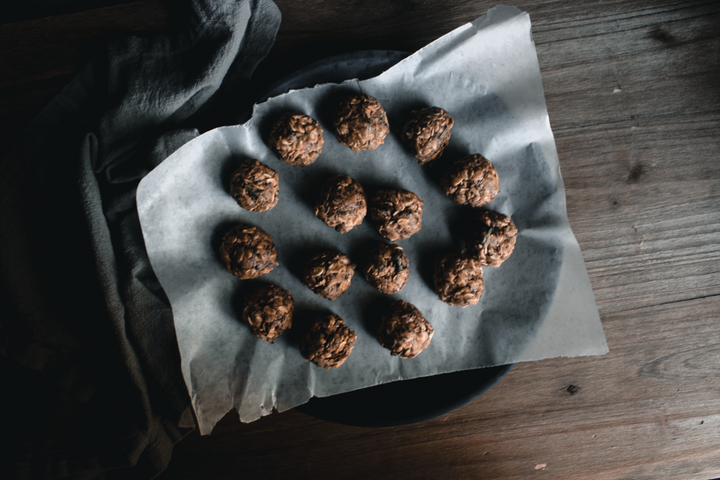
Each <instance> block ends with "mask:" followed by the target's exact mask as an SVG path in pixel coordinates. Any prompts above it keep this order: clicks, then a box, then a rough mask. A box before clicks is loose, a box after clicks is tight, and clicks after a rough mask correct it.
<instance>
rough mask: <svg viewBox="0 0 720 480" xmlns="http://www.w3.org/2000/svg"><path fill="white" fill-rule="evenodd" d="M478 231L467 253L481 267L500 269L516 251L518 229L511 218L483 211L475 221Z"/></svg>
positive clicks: (469, 242) (468, 243) (468, 244)
mask: <svg viewBox="0 0 720 480" xmlns="http://www.w3.org/2000/svg"><path fill="white" fill-rule="evenodd" d="M474 223H476V224H477V225H476V230H475V231H474V232H473V234H472V236H471V237H470V240H469V241H468V242H467V245H466V247H467V252H468V254H469V255H472V256H473V257H475V258H477V259H478V260H479V261H480V264H481V265H487V266H490V267H498V266H500V264H501V263H503V262H504V261H505V260H507V259H508V257H509V256H510V254H512V252H513V250H514V249H515V241H516V239H517V233H518V230H517V227H515V224H514V223H513V221H512V220H511V219H510V217H508V216H506V215H503V214H502V213H499V212H492V211H489V210H486V211H483V212H481V213H480V215H478V217H477V219H476V220H475V222H474Z"/></svg>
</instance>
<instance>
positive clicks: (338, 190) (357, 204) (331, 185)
mask: <svg viewBox="0 0 720 480" xmlns="http://www.w3.org/2000/svg"><path fill="white" fill-rule="evenodd" d="M366 213H367V202H366V201H365V192H364V191H363V188H362V186H361V185H360V184H359V183H358V182H356V181H355V180H353V179H352V178H350V177H348V176H347V175H335V176H334V177H332V178H331V179H330V180H328V181H327V182H326V183H325V185H324V186H323V188H322V190H321V191H320V198H318V200H317V202H316V203H315V215H316V216H317V217H318V218H319V219H320V220H322V221H323V222H325V223H326V224H327V225H328V226H330V227H332V228H334V229H335V230H337V231H338V232H340V233H345V232H349V231H350V230H352V229H353V228H355V227H357V226H358V225H360V224H361V223H362V221H363V219H364V218H365V214H366Z"/></svg>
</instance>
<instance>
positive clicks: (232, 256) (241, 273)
mask: <svg viewBox="0 0 720 480" xmlns="http://www.w3.org/2000/svg"><path fill="white" fill-rule="evenodd" d="M220 258H222V261H223V263H224V264H225V266H226V267H227V269H228V270H229V271H230V272H231V273H232V274H233V275H235V276H236V277H238V278H240V279H242V280H249V279H252V278H258V277H261V276H263V275H265V274H268V273H270V272H271V271H272V269H273V268H275V265H277V264H278V262H277V250H276V249H275V243H273V241H272V238H270V235H268V234H267V233H266V232H265V231H264V230H263V229H261V228H258V227H253V226H251V225H244V224H239V225H236V226H234V227H233V228H232V229H231V230H230V231H229V232H228V233H226V234H225V236H224V237H223V240H222V244H221V245H220Z"/></svg>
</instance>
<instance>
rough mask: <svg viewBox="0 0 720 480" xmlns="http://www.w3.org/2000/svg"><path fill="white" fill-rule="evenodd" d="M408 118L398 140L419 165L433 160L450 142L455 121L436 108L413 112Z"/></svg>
mask: <svg viewBox="0 0 720 480" xmlns="http://www.w3.org/2000/svg"><path fill="white" fill-rule="evenodd" d="M410 117H411V118H410V120H409V121H408V122H407V123H406V124H405V126H404V127H403V129H402V132H401V133H400V138H401V139H402V141H403V142H404V143H405V145H407V147H408V148H409V149H410V151H411V152H412V154H413V156H414V157H415V158H416V159H417V161H418V163H419V164H420V165H422V164H424V163H427V162H429V161H430V160H435V159H436V158H437V157H439V156H440V155H442V152H443V150H444V149H445V147H446V146H447V144H448V142H449V141H450V129H451V128H452V126H453V124H454V123H455V121H454V120H453V119H452V118H450V115H448V113H447V112H446V111H445V110H443V109H442V108H438V107H428V108H423V109H421V110H415V111H413V112H411V113H410Z"/></svg>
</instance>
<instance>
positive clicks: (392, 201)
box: [370, 189, 423, 242]
mask: <svg viewBox="0 0 720 480" xmlns="http://www.w3.org/2000/svg"><path fill="white" fill-rule="evenodd" d="M422 212H423V201H422V200H421V199H420V197H418V196H417V195H415V194H414V193H412V192H408V191H407V190H399V189H393V190H379V191H378V192H376V193H375V195H373V196H372V198H371V199H370V220H372V222H373V225H374V226H375V229H376V230H377V231H378V233H380V235H382V236H383V237H385V238H387V239H388V240H390V241H391V242H396V241H398V240H402V239H404V238H408V237H410V236H411V235H413V234H415V233H417V232H419V231H420V228H421V227H422Z"/></svg>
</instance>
